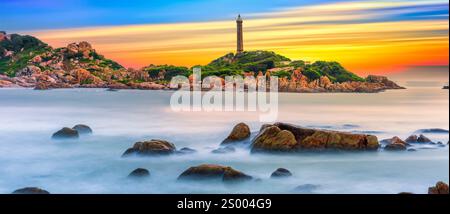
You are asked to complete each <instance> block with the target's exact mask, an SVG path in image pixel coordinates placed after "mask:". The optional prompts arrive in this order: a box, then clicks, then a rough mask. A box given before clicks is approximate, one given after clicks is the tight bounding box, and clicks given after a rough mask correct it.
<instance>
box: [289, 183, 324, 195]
mask: <svg viewBox="0 0 450 214" xmlns="http://www.w3.org/2000/svg"><path fill="white" fill-rule="evenodd" d="M318 188H320V185H314V184H304V185H300V186H297V187H296V188H295V189H294V192H295V193H307V194H310V193H313V192H314V191H315V190H317V189H318Z"/></svg>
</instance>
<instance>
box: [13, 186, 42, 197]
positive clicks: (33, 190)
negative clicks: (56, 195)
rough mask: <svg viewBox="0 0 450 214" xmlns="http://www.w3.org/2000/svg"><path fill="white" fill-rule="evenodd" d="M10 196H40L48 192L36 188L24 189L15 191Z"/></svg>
mask: <svg viewBox="0 0 450 214" xmlns="http://www.w3.org/2000/svg"><path fill="white" fill-rule="evenodd" d="M12 194H26V195H42V194H50V193H49V192H48V191H46V190H43V189H40V188H37V187H25V188H22V189H18V190H15V191H14V192H12Z"/></svg>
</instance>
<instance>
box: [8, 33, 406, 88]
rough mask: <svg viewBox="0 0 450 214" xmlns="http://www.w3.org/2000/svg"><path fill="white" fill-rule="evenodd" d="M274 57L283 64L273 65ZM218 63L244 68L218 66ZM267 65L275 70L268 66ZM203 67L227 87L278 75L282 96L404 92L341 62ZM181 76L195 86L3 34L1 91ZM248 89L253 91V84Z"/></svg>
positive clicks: (257, 61)
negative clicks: (229, 80)
mask: <svg viewBox="0 0 450 214" xmlns="http://www.w3.org/2000/svg"><path fill="white" fill-rule="evenodd" d="M274 58H277V60H278V61H273V60H274ZM278 58H279V59H278ZM261 59H263V60H261ZM240 60H242V61H245V62H241V61H240ZM253 60H254V61H253ZM247 61H250V62H251V63H249V62H247ZM230 63H231V64H230ZM219 64H220V65H228V66H231V67H230V68H232V67H233V66H235V67H238V68H239V69H238V68H236V69H235V70H232V69H231V70H230V68H228V67H225V68H224V67H220V66H219V67H218V65H219ZM267 64H269V65H271V67H267V66H266V65H267ZM276 65H278V66H281V67H277V66H276ZM199 67H200V68H202V69H203V70H202V76H204V77H206V76H209V75H214V76H218V78H221V80H222V86H225V83H224V82H225V81H224V76H231V75H239V76H241V77H250V76H251V77H255V78H256V77H266V78H267V79H270V78H269V77H272V76H277V77H279V80H278V91H280V92H293V93H326V92H333V93H338V92H346V93H349V92H359V93H376V92H381V91H384V90H389V89H404V88H403V87H401V86H399V85H397V84H396V83H395V82H393V81H391V80H389V79H388V78H387V77H383V76H375V75H369V76H368V77H367V78H361V77H358V76H357V75H355V74H353V73H351V72H349V71H347V70H345V68H343V67H342V66H341V65H340V64H339V63H337V62H324V61H319V62H316V63H313V64H311V65H310V64H305V62H303V61H291V60H290V59H288V58H285V57H282V56H279V55H277V54H275V53H273V52H267V51H252V52H245V53H243V54H241V55H239V54H238V55H234V54H231V55H230V54H227V55H226V56H224V57H222V58H219V59H217V60H214V61H213V62H211V63H210V64H209V65H207V66H199ZM260 67H261V69H260ZM216 69H217V70H216ZM230 72H231V73H230ZM178 75H181V76H184V77H187V78H189V79H190V80H191V85H192V79H193V78H192V70H191V69H189V68H187V67H182V66H173V65H149V66H147V67H143V68H140V69H133V68H128V69H127V68H124V67H123V66H122V65H120V64H119V63H117V62H115V61H113V60H110V59H107V58H105V57H104V56H102V55H100V54H98V53H97V51H96V50H95V49H94V48H93V47H92V45H91V44H90V43H88V42H86V41H82V42H79V43H71V44H69V45H67V46H66V47H62V48H52V47H50V46H49V45H47V44H45V43H43V42H42V41H40V40H39V39H37V38H35V37H32V36H22V35H18V34H6V33H5V32H1V31H0V88H34V89H37V90H47V89H59V88H108V89H111V90H119V89H138V90H170V89H178V87H177V88H171V87H170V84H169V82H170V80H171V79H172V77H174V76H178ZM256 79H258V78H256ZM267 86H270V84H267ZM244 87H245V88H248V85H245V86H244ZM191 88H192V87H191ZM223 88H225V87H223ZM268 88H269V87H268ZM205 90H208V89H205Z"/></svg>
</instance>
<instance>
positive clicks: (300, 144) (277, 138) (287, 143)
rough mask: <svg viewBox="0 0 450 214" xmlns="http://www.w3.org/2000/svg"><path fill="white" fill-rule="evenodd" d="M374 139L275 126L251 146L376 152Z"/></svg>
mask: <svg viewBox="0 0 450 214" xmlns="http://www.w3.org/2000/svg"><path fill="white" fill-rule="evenodd" d="M378 147H379V142H378V139H377V137H375V136H373V135H365V134H352V133H347V132H338V131H329V130H319V129H310V128H304V127H300V126H295V125H291V124H286V123H276V124H274V125H273V126H269V127H266V128H265V129H263V130H262V131H261V132H260V133H259V134H258V136H257V137H256V138H255V139H254V140H253V142H252V151H253V152H255V151H256V152H258V151H263V152H273V151H275V152H292V151H301V150H326V149H331V150H377V149H378Z"/></svg>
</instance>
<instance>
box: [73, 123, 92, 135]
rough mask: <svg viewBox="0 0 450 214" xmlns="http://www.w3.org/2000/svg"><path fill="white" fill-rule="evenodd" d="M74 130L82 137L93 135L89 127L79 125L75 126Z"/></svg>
mask: <svg viewBox="0 0 450 214" xmlns="http://www.w3.org/2000/svg"><path fill="white" fill-rule="evenodd" d="M72 129H74V130H77V131H78V134H80V135H88V134H92V129H91V127H89V126H87V125H83V124H78V125H75V126H74V127H73V128H72Z"/></svg>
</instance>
